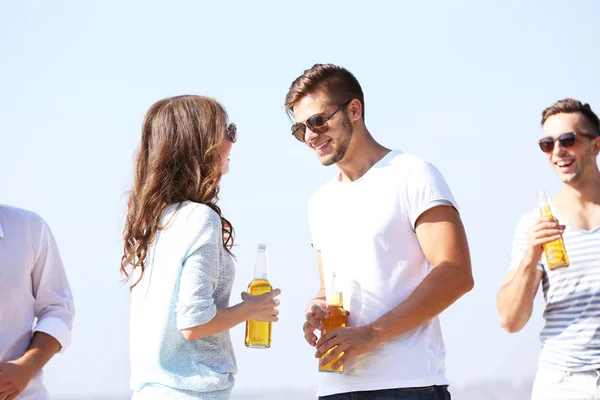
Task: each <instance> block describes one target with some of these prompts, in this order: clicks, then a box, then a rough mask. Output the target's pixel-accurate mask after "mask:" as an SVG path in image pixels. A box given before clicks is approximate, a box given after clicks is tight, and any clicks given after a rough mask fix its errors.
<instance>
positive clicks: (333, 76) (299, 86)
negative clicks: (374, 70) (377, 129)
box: [285, 64, 365, 120]
mask: <svg viewBox="0 0 600 400" xmlns="http://www.w3.org/2000/svg"><path fill="white" fill-rule="evenodd" d="M318 90H323V91H324V92H325V94H326V95H327V97H328V98H329V100H330V101H331V102H332V103H333V104H336V105H338V106H339V105H342V104H343V103H344V102H346V101H348V100H351V99H358V100H359V101H360V104H361V106H362V118H363V120H364V119H365V99H364V95H363V91H362V88H361V87H360V84H359V83H358V80H357V79H356V77H355V76H354V75H352V73H351V72H350V71H348V70H347V69H346V68H343V67H339V66H337V65H333V64H315V65H313V66H312V68H310V69H307V70H306V71H304V73H303V74H302V75H300V76H299V77H298V78H296V80H294V82H292V85H291V86H290V90H289V91H288V93H287V95H286V96H285V109H286V111H287V112H288V114H289V115H290V117H291V116H292V114H293V112H294V104H296V103H297V102H298V101H299V100H300V99H302V98H303V97H304V96H306V95H308V94H311V93H314V92H316V91H318Z"/></svg>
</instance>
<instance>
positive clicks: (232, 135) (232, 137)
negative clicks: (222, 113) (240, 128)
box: [225, 122, 237, 143]
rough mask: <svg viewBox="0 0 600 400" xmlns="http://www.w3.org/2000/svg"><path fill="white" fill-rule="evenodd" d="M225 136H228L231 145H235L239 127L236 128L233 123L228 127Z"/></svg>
mask: <svg viewBox="0 0 600 400" xmlns="http://www.w3.org/2000/svg"><path fill="white" fill-rule="evenodd" d="M225 136H227V139H229V141H230V142H231V143H235V141H236V140H237V126H235V124H234V123H233V122H232V123H230V124H229V125H227V128H226V129H225Z"/></svg>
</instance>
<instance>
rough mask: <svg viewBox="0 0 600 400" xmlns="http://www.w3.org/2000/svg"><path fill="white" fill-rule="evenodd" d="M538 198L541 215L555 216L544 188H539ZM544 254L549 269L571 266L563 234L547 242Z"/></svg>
mask: <svg viewBox="0 0 600 400" xmlns="http://www.w3.org/2000/svg"><path fill="white" fill-rule="evenodd" d="M538 198H539V203H540V214H541V216H542V217H549V218H554V215H552V210H551V209H550V205H549V204H548V199H547V198H546V193H545V192H544V191H543V190H538ZM544 254H545V255H546V262H547V263H548V269H549V270H555V269H560V268H566V267H568V266H569V258H568V257H567V250H566V249H565V242H564V241H563V238H562V236H561V237H560V238H558V239H556V240H553V241H551V242H550V243H546V244H545V245H544Z"/></svg>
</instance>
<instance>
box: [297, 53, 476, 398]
mask: <svg viewBox="0 0 600 400" xmlns="http://www.w3.org/2000/svg"><path fill="white" fill-rule="evenodd" d="M285 107H286V110H287V111H288V113H289V115H290V117H291V118H292V119H295V121H296V123H295V124H294V125H293V126H292V134H293V136H295V138H296V139H298V140H299V141H300V142H302V143H304V144H306V145H307V146H308V147H309V148H310V149H311V150H313V151H314V152H315V153H316V155H317V157H318V158H319V160H320V162H321V163H322V164H323V165H325V166H328V165H333V164H335V165H336V166H337V167H338V168H339V173H338V174H337V175H336V176H335V177H334V178H333V179H332V180H331V181H329V182H327V183H326V184H325V185H323V186H322V187H321V188H320V189H319V190H318V191H317V192H316V193H315V194H313V196H312V197H311V199H310V201H309V205H308V212H309V225H310V228H311V234H312V245H313V247H314V248H315V249H316V250H317V251H318V253H317V255H318V258H317V259H318V268H319V273H320V278H321V279H320V281H321V282H320V290H319V292H318V294H317V296H316V298H315V299H313V300H312V301H310V302H309V304H308V306H307V309H306V321H305V323H304V325H303V331H304V335H305V339H306V341H307V342H308V343H309V344H310V345H312V346H315V347H316V353H315V357H317V358H320V357H321V356H323V355H324V354H325V353H326V352H327V351H328V350H330V349H333V350H332V351H331V352H330V353H329V354H328V355H327V356H326V357H324V358H323V359H322V360H321V361H320V363H321V365H325V364H327V363H329V361H331V360H333V359H334V358H336V357H337V356H338V355H339V354H341V353H343V356H342V357H341V358H340V359H339V361H337V362H336V363H334V364H333V368H337V367H338V366H340V365H342V364H343V365H344V372H343V373H341V374H331V373H323V374H322V375H321V382H320V385H319V390H318V396H319V399H323V400H325V399H327V400H345V399H348V400H349V399H352V400H358V399H415V400H416V399H449V398H450V394H449V391H448V381H447V379H446V376H445V364H444V359H445V350H444V342H443V339H442V333H441V328H440V324H439V321H438V318H437V315H438V314H439V313H441V312H442V311H443V310H444V309H446V308H447V307H448V306H450V305H451V304H452V303H454V302H455V301H456V300H457V299H458V298H460V297H461V296H463V295H464V294H465V293H467V292H468V291H470V290H471V289H472V287H473V277H472V272H471V261H470V254H469V248H468V243H467V238H466V234H465V231H464V228H463V224H462V222H461V219H460V216H459V213H458V211H457V206H456V202H455V201H454V198H453V196H452V193H451V192H450V189H449V188H448V185H447V184H446V182H445V180H444V178H443V177H442V175H441V173H440V172H439V171H438V170H437V169H436V168H435V167H434V166H433V165H431V164H430V163H428V162H425V161H423V160H421V159H419V158H417V157H415V156H412V155H409V154H405V153H403V152H401V151H390V150H389V149H387V148H385V147H383V146H382V145H380V144H379V143H377V142H376V141H375V139H374V138H373V137H372V136H371V134H370V133H369V131H368V130H367V128H366V126H365V120H364V117H365V114H364V109H365V108H364V96H363V92H362V89H361V87H360V84H359V83H358V81H357V79H356V78H355V77H354V75H352V74H351V73H350V72H349V71H348V70H346V69H345V68H342V67H339V66H335V65H331V64H317V65H315V66H313V67H312V68H311V69H309V70H307V71H305V72H304V73H303V74H302V75H301V76H300V77H298V78H297V79H296V80H295V81H294V82H293V83H292V85H291V87H290V89H289V92H288V94H287V96H286V102H285ZM334 275H335V287H336V288H335V291H341V292H342V293H343V305H344V308H345V309H346V310H348V311H349V318H348V322H347V326H346V327H344V328H339V329H336V330H333V331H331V332H328V333H327V334H325V335H322V336H321V337H320V338H317V336H316V335H315V330H317V329H322V319H323V318H325V317H326V315H327V314H326V307H327V302H326V295H327V293H328V292H329V290H330V289H331V285H332V282H331V281H332V277H333V276H334ZM336 346H337V347H336ZM315 368H316V366H315Z"/></svg>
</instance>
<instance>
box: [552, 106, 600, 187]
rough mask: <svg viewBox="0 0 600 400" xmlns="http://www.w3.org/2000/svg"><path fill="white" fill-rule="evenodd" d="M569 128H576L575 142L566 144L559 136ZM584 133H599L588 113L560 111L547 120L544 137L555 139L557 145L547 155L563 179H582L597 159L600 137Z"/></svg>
mask: <svg viewBox="0 0 600 400" xmlns="http://www.w3.org/2000/svg"><path fill="white" fill-rule="evenodd" d="M568 132H575V143H574V144H573V145H572V146H569V147H565V146H563V145H562V144H561V142H560V141H558V140H556V139H558V138H559V137H560V136H561V135H562V134H564V133H568ZM582 134H583V135H586V134H587V135H595V132H594V131H593V129H592V127H591V124H590V123H589V122H588V121H587V119H586V118H585V116H584V115H582V114H580V113H568V114H556V115H553V116H551V117H549V118H548V119H547V120H546V122H545V123H544V126H543V137H544V138H546V137H550V138H552V139H554V140H555V142H554V149H553V150H552V151H549V152H547V153H546V156H547V157H548V161H549V162H550V166H551V167H552V168H553V169H554V171H555V172H556V174H557V175H558V177H559V178H560V180H561V181H562V182H563V183H568V184H580V183H582V180H583V179H584V177H585V174H586V171H588V170H589V168H590V167H591V166H593V165H594V163H595V159H596V156H597V155H598V145H597V144H596V142H597V140H598V139H590V138H588V137H586V136H583V135H582Z"/></svg>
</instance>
